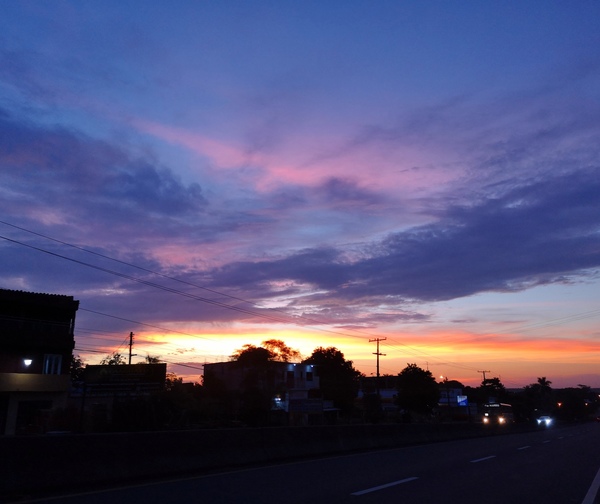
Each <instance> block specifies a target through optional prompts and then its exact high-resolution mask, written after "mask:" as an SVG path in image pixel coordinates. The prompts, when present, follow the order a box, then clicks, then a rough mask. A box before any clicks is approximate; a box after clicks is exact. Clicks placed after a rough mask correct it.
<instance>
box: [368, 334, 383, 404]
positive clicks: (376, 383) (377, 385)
mask: <svg viewBox="0 0 600 504" xmlns="http://www.w3.org/2000/svg"><path fill="white" fill-rule="evenodd" d="M386 339H387V338H375V339H370V340H369V343H373V342H374V341H375V342H377V352H373V355H376V356H377V378H376V380H377V381H376V382H375V386H376V388H377V397H379V356H380V355H383V356H384V357H385V354H384V353H381V352H380V351H379V342H380V341H385V340H386Z"/></svg>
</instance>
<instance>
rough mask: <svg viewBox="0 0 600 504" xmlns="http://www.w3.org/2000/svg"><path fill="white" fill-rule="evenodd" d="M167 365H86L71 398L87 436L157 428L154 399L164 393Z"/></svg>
mask: <svg viewBox="0 0 600 504" xmlns="http://www.w3.org/2000/svg"><path fill="white" fill-rule="evenodd" d="M166 377H167V365H166V364H165V363H157V364H145V363H139V364H124V365H102V364H100V365H87V366H86V367H85V369H84V371H83V376H82V379H83V381H82V383H81V384H80V385H81V386H80V387H79V388H78V389H77V390H76V391H74V392H73V393H72V394H71V398H72V400H73V401H74V403H76V404H78V405H79V410H80V412H81V415H80V425H79V428H80V429H81V430H83V431H86V432H102V431H106V430H111V429H112V430H127V431H131V430H148V429H149V428H151V427H153V428H158V426H157V425H155V419H154V418H153V416H154V415H153V413H154V408H153V404H152V398H153V396H154V395H156V394H158V393H160V392H161V391H163V390H164V389H165V381H166Z"/></svg>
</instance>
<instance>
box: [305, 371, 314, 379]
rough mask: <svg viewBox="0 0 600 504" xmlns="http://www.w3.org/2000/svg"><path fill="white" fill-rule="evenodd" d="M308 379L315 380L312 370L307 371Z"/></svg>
mask: <svg viewBox="0 0 600 504" xmlns="http://www.w3.org/2000/svg"><path fill="white" fill-rule="evenodd" d="M306 381H313V374H312V371H307V372H306Z"/></svg>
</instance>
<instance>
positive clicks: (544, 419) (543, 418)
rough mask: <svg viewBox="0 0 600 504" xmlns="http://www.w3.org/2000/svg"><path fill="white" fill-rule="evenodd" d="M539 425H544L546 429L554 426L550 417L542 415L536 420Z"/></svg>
mask: <svg viewBox="0 0 600 504" xmlns="http://www.w3.org/2000/svg"><path fill="white" fill-rule="evenodd" d="M536 421H537V424H538V425H544V426H546V427H550V425H552V417H549V416H548V415H542V416H541V417H538V418H537V419H536Z"/></svg>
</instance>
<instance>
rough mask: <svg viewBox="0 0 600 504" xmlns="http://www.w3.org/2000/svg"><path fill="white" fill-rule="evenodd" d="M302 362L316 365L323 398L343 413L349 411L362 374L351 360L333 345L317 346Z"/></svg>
mask: <svg viewBox="0 0 600 504" xmlns="http://www.w3.org/2000/svg"><path fill="white" fill-rule="evenodd" d="M302 362H303V363H304V364H313V365H315V366H317V368H316V369H317V373H318V375H319V383H320V388H321V394H322V396H323V399H327V400H330V401H333V404H334V406H335V407H337V408H340V410H342V412H343V413H349V412H351V411H352V409H353V407H354V399H355V398H356V396H357V395H358V389H359V384H360V377H361V376H362V373H361V372H360V371H358V370H356V369H354V366H353V365H352V361H350V360H346V359H345V358H344V354H343V353H342V352H340V351H339V350H338V349H337V348H335V347H329V348H323V347H318V348H315V349H314V350H313V353H312V354H311V356H310V357H308V358H307V359H304V360H303V361H302Z"/></svg>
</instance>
